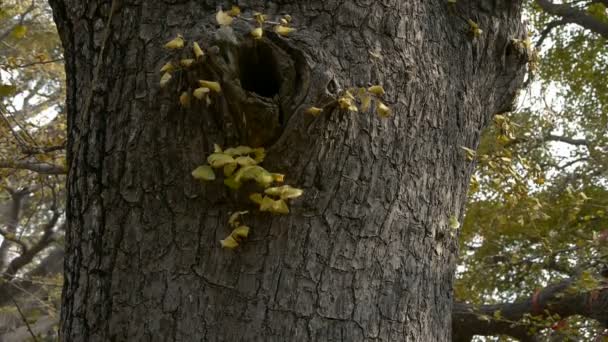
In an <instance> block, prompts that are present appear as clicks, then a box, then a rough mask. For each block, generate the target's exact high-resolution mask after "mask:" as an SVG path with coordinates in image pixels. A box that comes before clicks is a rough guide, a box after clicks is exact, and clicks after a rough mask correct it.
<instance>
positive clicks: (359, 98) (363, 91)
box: [305, 85, 392, 118]
mask: <svg viewBox="0 0 608 342" xmlns="http://www.w3.org/2000/svg"><path fill="white" fill-rule="evenodd" d="M353 94H355V95H353ZM384 94H385V91H384V88H383V87H382V86H380V85H373V86H371V87H368V88H350V89H348V90H346V91H344V93H343V94H342V96H340V97H339V98H338V100H337V102H338V106H339V107H340V109H344V110H348V111H351V112H358V111H359V110H361V111H364V112H366V111H368V110H369V109H370V107H371V105H372V101H374V102H375V104H376V113H377V114H378V115H379V116H380V117H383V118H387V117H389V116H390V115H391V113H392V111H391V109H390V108H389V107H388V106H387V105H386V104H384V103H383V102H382V101H381V100H380V99H381V98H382V96H383V95H384ZM322 112H323V109H322V108H319V107H310V108H308V109H307V110H306V111H305V113H306V114H309V115H312V116H318V115H320V114H321V113H322Z"/></svg>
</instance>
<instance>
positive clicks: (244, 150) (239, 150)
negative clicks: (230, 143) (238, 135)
mask: <svg viewBox="0 0 608 342" xmlns="http://www.w3.org/2000/svg"><path fill="white" fill-rule="evenodd" d="M252 152H253V149H252V148H251V147H249V146H243V145H240V146H237V147H230V148H227V149H226V151H224V153H226V154H229V155H231V156H244V155H247V154H249V153H252Z"/></svg>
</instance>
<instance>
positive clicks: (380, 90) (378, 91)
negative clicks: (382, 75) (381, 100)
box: [367, 85, 384, 96]
mask: <svg viewBox="0 0 608 342" xmlns="http://www.w3.org/2000/svg"><path fill="white" fill-rule="evenodd" d="M367 91H369V92H370V93H372V94H374V95H376V96H382V95H384V88H382V86H379V85H374V86H371V87H369V88H367Z"/></svg>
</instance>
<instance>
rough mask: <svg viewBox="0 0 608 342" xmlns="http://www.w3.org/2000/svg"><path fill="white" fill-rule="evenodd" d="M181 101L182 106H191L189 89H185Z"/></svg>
mask: <svg viewBox="0 0 608 342" xmlns="http://www.w3.org/2000/svg"><path fill="white" fill-rule="evenodd" d="M179 103H180V104H181V105H182V107H184V108H189V107H190V95H189V94H188V92H187V91H184V92H183V93H182V94H181V95H180V96H179Z"/></svg>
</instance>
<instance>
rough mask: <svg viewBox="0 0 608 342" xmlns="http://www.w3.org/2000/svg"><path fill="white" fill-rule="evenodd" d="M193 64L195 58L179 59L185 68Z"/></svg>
mask: <svg viewBox="0 0 608 342" xmlns="http://www.w3.org/2000/svg"><path fill="white" fill-rule="evenodd" d="M192 64H194V59H192V58H186V59H182V60H180V61H179V65H181V66H183V67H184V68H189V67H190V66H192Z"/></svg>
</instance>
